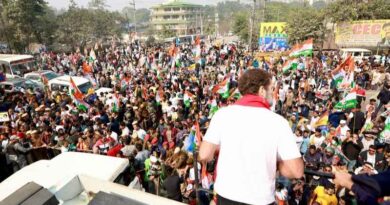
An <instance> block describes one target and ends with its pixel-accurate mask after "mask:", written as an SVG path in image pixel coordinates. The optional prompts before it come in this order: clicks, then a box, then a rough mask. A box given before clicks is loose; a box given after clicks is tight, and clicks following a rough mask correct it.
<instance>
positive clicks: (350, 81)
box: [338, 72, 355, 90]
mask: <svg viewBox="0 0 390 205" xmlns="http://www.w3.org/2000/svg"><path fill="white" fill-rule="evenodd" d="M354 87H355V81H354V73H353V72H351V73H348V74H347V76H345V77H344V78H343V80H342V82H341V83H340V85H339V87H338V88H340V89H345V90H349V89H351V88H354Z"/></svg>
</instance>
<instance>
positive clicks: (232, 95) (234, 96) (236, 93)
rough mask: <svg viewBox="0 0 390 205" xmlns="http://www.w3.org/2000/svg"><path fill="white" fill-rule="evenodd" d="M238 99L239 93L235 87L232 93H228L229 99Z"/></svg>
mask: <svg viewBox="0 0 390 205" xmlns="http://www.w3.org/2000/svg"><path fill="white" fill-rule="evenodd" d="M233 98H234V99H240V98H241V93H240V91H239V90H238V88H235V89H234V91H233V92H232V94H230V96H229V99H233Z"/></svg>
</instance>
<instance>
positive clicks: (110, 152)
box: [107, 144, 122, 157]
mask: <svg viewBox="0 0 390 205" xmlns="http://www.w3.org/2000/svg"><path fill="white" fill-rule="evenodd" d="M121 149H122V145H121V144H117V145H115V146H114V147H113V148H111V149H109V150H108V151H107V156H111V157H116V155H117V154H118V153H119V151H121Z"/></svg>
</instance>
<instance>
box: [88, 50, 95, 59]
mask: <svg viewBox="0 0 390 205" xmlns="http://www.w3.org/2000/svg"><path fill="white" fill-rule="evenodd" d="M89 60H90V61H91V62H93V61H95V60H96V54H95V51H94V50H93V49H91V51H90V52H89Z"/></svg>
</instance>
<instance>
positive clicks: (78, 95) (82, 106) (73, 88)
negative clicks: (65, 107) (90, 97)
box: [69, 77, 90, 112]
mask: <svg viewBox="0 0 390 205" xmlns="http://www.w3.org/2000/svg"><path fill="white" fill-rule="evenodd" d="M69 95H70V97H71V98H72V100H73V102H74V103H75V105H76V106H77V108H78V109H79V110H83V111H85V112H86V111H88V109H89V107H90V106H89V105H88V103H86V102H85V101H84V94H83V93H82V92H81V91H80V90H79V88H78V87H77V85H76V83H75V82H74V81H73V79H72V77H70V85H69Z"/></svg>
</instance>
